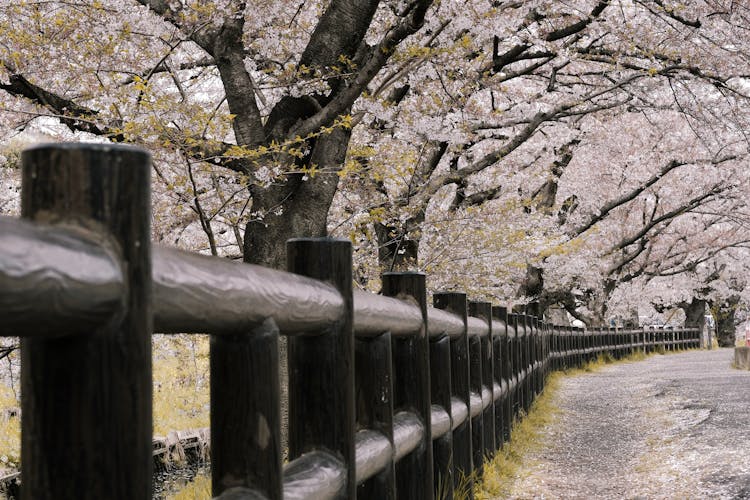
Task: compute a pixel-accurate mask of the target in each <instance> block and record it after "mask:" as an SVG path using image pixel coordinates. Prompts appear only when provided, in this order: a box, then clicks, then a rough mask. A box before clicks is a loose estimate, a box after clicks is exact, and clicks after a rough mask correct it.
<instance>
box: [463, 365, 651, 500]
mask: <svg viewBox="0 0 750 500" xmlns="http://www.w3.org/2000/svg"><path fill="white" fill-rule="evenodd" d="M653 355H654V354H645V353H644V352H642V351H638V352H636V353H634V354H631V355H630V356H628V357H626V358H623V359H622V360H616V359H614V358H612V357H611V356H610V355H609V354H604V355H601V356H599V357H598V358H597V359H595V360H594V361H590V362H589V363H586V364H585V365H584V366H583V367H581V368H574V369H570V370H565V371H557V372H553V373H552V374H551V375H550V376H549V377H547V382H546V383H545V385H544V390H543V391H542V393H541V394H540V395H539V396H538V397H537V398H536V399H535V400H534V402H533V404H532V405H531V409H530V410H529V413H528V415H525V416H524V417H523V418H521V419H520V420H517V421H516V422H515V423H514V425H513V431H512V433H511V438H510V442H508V443H505V444H504V445H503V448H502V449H501V450H500V451H498V452H497V454H496V455H495V456H494V457H493V458H492V459H491V460H489V461H487V462H486V463H485V465H484V470H483V479H482V480H481V481H477V482H475V483H474V498H475V499H476V500H489V499H492V498H497V497H500V498H505V497H508V496H509V495H510V494H511V492H512V489H513V485H514V483H515V482H516V481H517V480H518V479H519V478H520V477H521V474H522V471H523V469H524V468H525V467H526V466H528V465H529V461H530V458H529V456H530V455H532V454H533V453H534V452H537V451H539V450H540V449H541V448H542V446H543V444H544V442H543V433H544V429H545V428H546V427H548V426H549V425H552V424H554V423H555V421H556V420H557V419H558V418H559V416H560V415H561V412H562V410H561V409H560V408H559V407H558V406H557V404H556V403H555V399H556V396H557V394H558V392H559V389H560V384H561V382H562V380H563V379H564V378H567V377H572V376H575V375H580V374H584V373H592V372H596V371H598V370H600V369H601V368H603V367H605V366H607V365H610V364H613V363H621V362H634V361H642V360H645V359H646V358H648V357H650V356H653ZM456 498H459V499H463V498H468V495H466V496H464V497H460V496H457V497H456Z"/></svg>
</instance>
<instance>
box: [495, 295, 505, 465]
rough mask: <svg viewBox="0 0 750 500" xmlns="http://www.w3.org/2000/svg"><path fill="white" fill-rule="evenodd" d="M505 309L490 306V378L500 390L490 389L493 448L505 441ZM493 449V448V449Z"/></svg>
mask: <svg viewBox="0 0 750 500" xmlns="http://www.w3.org/2000/svg"><path fill="white" fill-rule="evenodd" d="M507 314H508V313H507V311H506V309H505V308H504V307H500V306H492V379H493V385H494V386H495V388H496V389H499V390H500V397H499V398H498V395H497V394H495V390H494V389H493V391H492V398H493V402H492V406H493V407H494V408H495V423H494V426H493V427H494V431H495V450H499V449H500V448H502V446H503V442H504V441H505V436H504V429H505V418H506V417H505V415H506V414H507V412H506V410H505V407H506V402H507V400H508V379H507V377H506V375H505V373H506V365H507V364H508V362H507V361H506V359H505V353H506V351H507V348H506V343H507V340H508V331H507V327H506V319H507ZM493 451H494V450H493Z"/></svg>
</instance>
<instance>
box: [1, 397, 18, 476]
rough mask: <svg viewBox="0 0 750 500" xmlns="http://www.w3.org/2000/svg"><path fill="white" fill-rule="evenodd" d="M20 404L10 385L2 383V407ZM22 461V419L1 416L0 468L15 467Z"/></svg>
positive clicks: (12, 406)
mask: <svg viewBox="0 0 750 500" xmlns="http://www.w3.org/2000/svg"><path fill="white" fill-rule="evenodd" d="M17 406H20V403H19V401H18V399H16V395H15V394H14V392H13V391H12V390H11V388H10V387H7V386H5V385H1V384H0V409H2V408H14V407H17ZM20 461H21V420H20V419H19V418H18V417H11V418H9V419H7V420H5V419H4V418H2V417H0V469H3V468H6V467H7V468H15V467H18V464H19V463H20Z"/></svg>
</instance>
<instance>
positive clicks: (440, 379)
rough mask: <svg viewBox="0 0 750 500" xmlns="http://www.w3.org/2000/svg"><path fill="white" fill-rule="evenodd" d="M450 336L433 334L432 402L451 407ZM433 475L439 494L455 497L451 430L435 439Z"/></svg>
mask: <svg viewBox="0 0 750 500" xmlns="http://www.w3.org/2000/svg"><path fill="white" fill-rule="evenodd" d="M451 378H452V377H451V349H450V338H449V337H447V336H445V335H443V336H441V337H439V338H430V397H431V398H432V402H433V403H434V404H436V405H440V406H442V407H443V409H445V411H446V412H447V413H448V415H449V416H450V417H451V419H452V418H453V412H452V411H451ZM432 460H433V469H432V470H433V477H434V481H435V497H436V498H453V433H452V432H451V431H450V430H449V431H448V432H446V433H445V434H443V435H442V436H440V437H439V438H437V439H435V440H434V441H433V442H432Z"/></svg>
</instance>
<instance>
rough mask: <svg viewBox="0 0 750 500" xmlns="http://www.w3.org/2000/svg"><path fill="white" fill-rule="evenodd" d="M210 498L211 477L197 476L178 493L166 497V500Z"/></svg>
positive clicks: (203, 499) (201, 499)
mask: <svg viewBox="0 0 750 500" xmlns="http://www.w3.org/2000/svg"><path fill="white" fill-rule="evenodd" d="M206 498H211V477H210V476H208V475H206V474H199V475H197V476H195V478H194V479H193V480H192V481H190V482H188V483H187V484H186V485H185V486H184V487H183V488H182V489H180V491H178V492H176V493H174V494H171V495H169V496H167V500H205V499H206Z"/></svg>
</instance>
